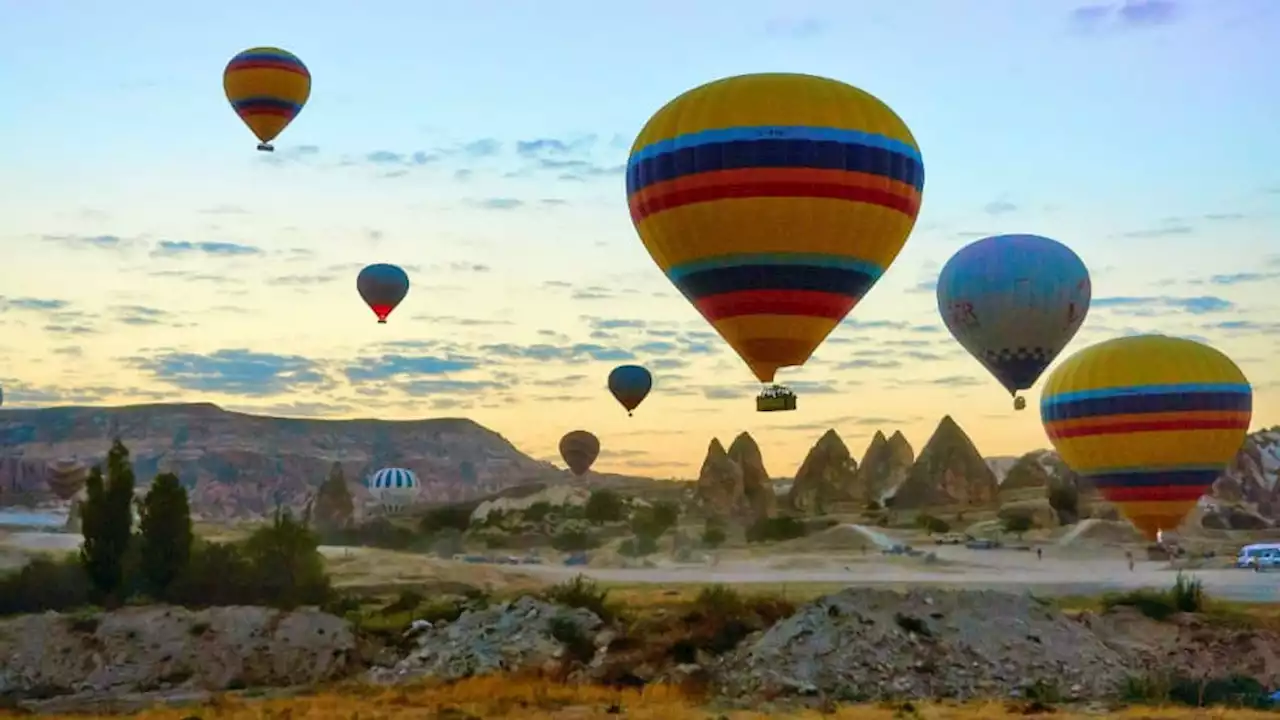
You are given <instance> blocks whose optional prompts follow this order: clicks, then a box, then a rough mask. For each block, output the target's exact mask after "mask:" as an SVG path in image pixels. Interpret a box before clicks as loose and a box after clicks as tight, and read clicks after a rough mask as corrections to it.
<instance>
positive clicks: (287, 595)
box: [243, 512, 330, 609]
mask: <svg viewBox="0 0 1280 720" xmlns="http://www.w3.org/2000/svg"><path fill="white" fill-rule="evenodd" d="M319 547H320V540H319V538H317V537H316V534H315V533H313V532H312V531H311V529H310V528H308V527H307V526H305V525H303V524H302V523H301V522H298V521H297V520H294V519H293V517H292V516H291V515H290V514H289V513H288V512H277V513H276V516H275V519H274V521H273V522H272V524H271V525H270V526H268V527H264V528H259V529H258V530H256V531H254V533H253V534H252V535H250V536H249V538H248V539H247V540H245V541H244V546H243V548H244V554H245V557H246V558H247V559H248V561H249V564H250V565H251V566H252V568H253V575H254V586H255V587H256V589H257V591H258V592H260V593H261V595H260V596H259V597H260V599H261V601H262V602H263V603H265V604H267V605H271V606H273V607H279V608H286V609H290V608H294V607H297V606H299V605H320V604H322V603H323V602H324V601H325V600H326V599H327V598H328V597H329V592H330V586H329V577H328V575H327V574H326V573H325V571H324V558H322V557H321V556H320V552H319Z"/></svg>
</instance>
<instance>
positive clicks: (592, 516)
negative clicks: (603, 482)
mask: <svg viewBox="0 0 1280 720" xmlns="http://www.w3.org/2000/svg"><path fill="white" fill-rule="evenodd" d="M626 511H627V508H626V505H625V504H624V503H623V502H622V496H621V495H618V493H616V492H614V491H612V490H596V491H594V492H592V493H591V496H590V497H588V498H587V504H586V507H584V508H583V513H584V514H585V515H586V518H587V521H588V522H590V523H591V524H593V525H603V524H605V523H607V522H618V521H619V520H621V519H622V518H623V516H624V515H625V514H626Z"/></svg>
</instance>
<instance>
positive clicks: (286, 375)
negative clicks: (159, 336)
mask: <svg viewBox="0 0 1280 720" xmlns="http://www.w3.org/2000/svg"><path fill="white" fill-rule="evenodd" d="M127 362H128V364H129V365H131V366H133V367H135V368H137V369H139V370H142V371H144V372H147V373H150V374H151V375H152V376H153V377H155V378H156V379H157V380H159V381H161V382H165V383H168V384H170V385H173V386H175V387H178V388H182V389H183V390H193V391H197V392H218V393H226V394H228V395H245V396H250V397H265V396H270V395H279V394H281V393H285V392H289V391H293V390H299V389H302V388H306V387H315V388H320V387H323V386H326V385H328V384H329V382H330V381H329V378H328V376H327V375H326V374H325V373H324V371H323V369H322V367H321V365H320V363H318V362H316V361H314V360H311V359H308V358H305V357H302V356H300V355H275V354H272V353H260V352H253V351H251V350H244V349H224V350H218V351H217V352H214V353H212V354H208V355H201V354H197V353H185V352H168V353H164V354H161V355H157V356H155V357H150V358H131V359H129V360H128V361H127Z"/></svg>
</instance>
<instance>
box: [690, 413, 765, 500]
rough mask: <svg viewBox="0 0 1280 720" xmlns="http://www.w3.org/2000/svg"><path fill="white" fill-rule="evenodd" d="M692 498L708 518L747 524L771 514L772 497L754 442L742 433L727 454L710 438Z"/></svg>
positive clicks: (757, 448) (758, 449)
mask: <svg viewBox="0 0 1280 720" xmlns="http://www.w3.org/2000/svg"><path fill="white" fill-rule="evenodd" d="M694 495H695V499H696V501H697V503H698V505H699V507H700V508H701V509H702V511H703V512H704V513H706V514H707V515H709V516H711V517H716V518H720V519H724V520H738V521H745V522H750V521H752V520H755V519H758V518H761V517H768V516H769V515H772V514H773V511H774V506H775V503H776V498H775V497H774V494H773V487H772V484H771V483H770V482H769V475H768V473H767V472H766V471H765V468H764V460H763V459H762V457H761V455H760V447H759V446H758V445H757V444H756V441H755V439H753V438H752V437H751V436H750V435H748V434H747V433H742V434H741V435H739V436H738V437H737V438H735V439H734V441H733V443H732V445H730V446H729V450H728V451H726V450H725V449H724V445H721V444H720V441H719V440H718V439H712V441H711V444H710V445H709V446H708V447H707V456H706V457H705V458H704V459H703V461H702V470H701V471H700V472H699V473H698V482H697V485H696V486H695V492H694Z"/></svg>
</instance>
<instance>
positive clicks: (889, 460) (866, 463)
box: [853, 430, 916, 505]
mask: <svg viewBox="0 0 1280 720" xmlns="http://www.w3.org/2000/svg"><path fill="white" fill-rule="evenodd" d="M915 459H916V456H915V451H914V450H912V449H911V443H909V442H907V438H906V437H904V436H903V434H902V433H901V432H895V433H893V435H892V436H891V437H889V438H886V437H885V436H884V433H882V432H880V431H879V430H877V431H876V434H875V437H873V438H871V444H870V445H868V446H867V451H866V452H865V453H863V455H862V462H861V463H859V464H858V471H857V473H856V474H855V475H854V480H853V495H854V498H855V499H856V500H858V501H859V502H862V503H863V504H864V505H865V504H867V503H871V502H876V503H880V502H883V501H884V498H885V497H886V496H888V495H891V494H893V491H894V490H896V489H897V488H898V486H899V485H901V484H902V483H903V482H905V481H906V479H907V475H908V474H909V473H910V472H911V466H912V464H913V463H915Z"/></svg>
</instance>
